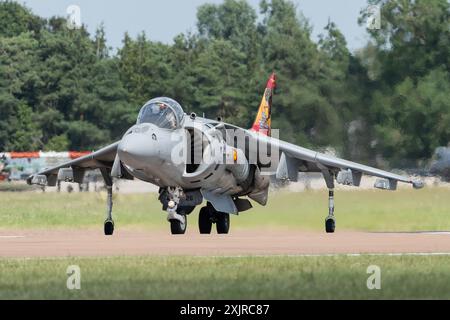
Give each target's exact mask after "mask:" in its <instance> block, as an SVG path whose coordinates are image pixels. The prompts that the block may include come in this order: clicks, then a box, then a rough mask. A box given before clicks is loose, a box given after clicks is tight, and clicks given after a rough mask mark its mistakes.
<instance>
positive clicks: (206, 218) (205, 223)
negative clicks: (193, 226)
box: [198, 207, 212, 234]
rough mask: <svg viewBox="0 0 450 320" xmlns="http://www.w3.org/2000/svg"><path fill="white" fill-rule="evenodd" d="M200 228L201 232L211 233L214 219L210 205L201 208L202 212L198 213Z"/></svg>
mask: <svg viewBox="0 0 450 320" xmlns="http://www.w3.org/2000/svg"><path fill="white" fill-rule="evenodd" d="M198 229H199V230H200V234H211V229H212V221H211V213H210V211H209V208H208V207H203V208H201V209H200V213H199V215H198Z"/></svg>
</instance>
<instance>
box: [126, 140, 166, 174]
mask: <svg viewBox="0 0 450 320" xmlns="http://www.w3.org/2000/svg"><path fill="white" fill-rule="evenodd" d="M118 153H119V157H120V160H121V161H122V162H124V163H125V164H127V165H129V166H131V167H133V168H135V169H140V168H141V167H143V166H145V165H146V164H150V163H153V162H154V161H155V160H157V159H158V158H159V149H158V145H157V144H156V143H155V141H154V140H153V139H152V137H150V136H148V135H145V134H140V133H131V134H128V135H126V136H125V137H124V138H123V139H122V141H121V142H120V143H119V146H118Z"/></svg>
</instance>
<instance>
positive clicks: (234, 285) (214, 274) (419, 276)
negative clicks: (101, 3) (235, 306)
mask: <svg viewBox="0 0 450 320" xmlns="http://www.w3.org/2000/svg"><path fill="white" fill-rule="evenodd" d="M69 265H78V266H79V267H80V269H81V289H80V290H73V291H72V290H68V289H67V287H66V282H67V278H68V276H67V275H66V270H67V267H68V266H69ZM370 265H377V266H379V267H380V268H381V290H368V288H367V279H368V277H369V276H370V274H367V268H368V266H370ZM0 270H1V271H0V299H122V298H127V299H130V298H131V299H238V300H239V299H450V257H378V256H377V257H373V256H372V257H368V256H362V257H272V258H264V257H254V258H250V257H248V258H242V257H241V258H206V257H191V258H186V257H183V258H181V257H134V258H106V259H105V258H102V259H100V258H98V259H76V258H74V259H56V260H27V261H24V260H0Z"/></svg>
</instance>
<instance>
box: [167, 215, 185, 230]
mask: <svg viewBox="0 0 450 320" xmlns="http://www.w3.org/2000/svg"><path fill="white" fill-rule="evenodd" d="M186 229H187V218H186V216H184V222H181V221H180V220H176V219H173V220H170V232H171V233H172V234H173V235H179V234H185V233H186Z"/></svg>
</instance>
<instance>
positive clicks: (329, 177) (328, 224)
mask: <svg viewBox="0 0 450 320" xmlns="http://www.w3.org/2000/svg"><path fill="white" fill-rule="evenodd" d="M322 174H323V177H324V179H325V182H326V183H327V187H328V217H327V218H326V219H325V231H326V232H327V233H334V232H335V230H336V218H335V216H334V176H335V174H334V172H332V171H330V170H328V169H327V168H325V167H324V168H322Z"/></svg>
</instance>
